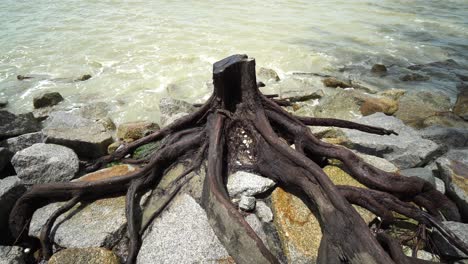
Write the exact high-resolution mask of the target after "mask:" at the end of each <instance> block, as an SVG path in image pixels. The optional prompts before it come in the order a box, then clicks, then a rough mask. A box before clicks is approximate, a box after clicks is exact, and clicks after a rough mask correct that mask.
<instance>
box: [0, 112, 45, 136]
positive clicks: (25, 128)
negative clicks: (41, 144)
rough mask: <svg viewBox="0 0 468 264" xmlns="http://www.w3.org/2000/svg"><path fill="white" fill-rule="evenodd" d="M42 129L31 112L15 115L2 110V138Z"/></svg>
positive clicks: (0, 127) (0, 118) (0, 134)
mask: <svg viewBox="0 0 468 264" xmlns="http://www.w3.org/2000/svg"><path fill="white" fill-rule="evenodd" d="M39 130H41V125H40V124H39V122H38V121H37V120H36V119H34V116H33V115H32V114H31V113H27V114H21V115H14V114H12V113H10V112H8V111H5V110H0V139H4V138H10V137H15V136H19V135H22V134H26V133H32V132H36V131H39Z"/></svg>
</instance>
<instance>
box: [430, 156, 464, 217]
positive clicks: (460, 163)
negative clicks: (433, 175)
mask: <svg viewBox="0 0 468 264" xmlns="http://www.w3.org/2000/svg"><path fill="white" fill-rule="evenodd" d="M436 164H437V168H438V170H439V175H440V178H441V179H442V180H443V181H444V183H445V188H446V194H447V196H448V197H450V198H451V200H452V201H454V202H455V203H456V204H457V206H458V209H459V210H460V213H461V215H462V219H464V220H465V221H467V220H468V181H467V179H468V149H467V148H464V149H452V150H450V151H449V152H447V153H446V154H445V155H444V156H442V157H440V158H438V159H437V160H436Z"/></svg>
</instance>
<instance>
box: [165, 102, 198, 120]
mask: <svg viewBox="0 0 468 264" xmlns="http://www.w3.org/2000/svg"><path fill="white" fill-rule="evenodd" d="M159 111H160V112H161V118H160V121H161V122H160V124H161V126H167V125H168V124H170V123H172V122H174V121H175V120H177V119H178V118H181V117H183V116H186V115H188V114H190V113H193V112H195V111H196V108H195V107H194V106H193V105H191V104H189V103H187V102H185V101H182V100H176V99H172V98H162V99H161V100H160V101H159Z"/></svg>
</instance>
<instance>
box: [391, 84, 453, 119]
mask: <svg viewBox="0 0 468 264" xmlns="http://www.w3.org/2000/svg"><path fill="white" fill-rule="evenodd" d="M451 106H452V105H451V103H450V98H449V97H448V96H446V95H445V94H443V93H441V92H437V93H432V92H410V93H406V94H405V95H403V96H402V97H401V98H400V103H399V107H398V111H396V113H395V116H396V117H398V118H399V119H401V120H402V121H403V122H404V123H405V124H407V125H410V126H412V127H415V128H423V127H424V123H423V122H424V120H425V119H427V118H428V117H431V116H433V115H435V114H437V113H439V112H447V111H449V110H450V108H451Z"/></svg>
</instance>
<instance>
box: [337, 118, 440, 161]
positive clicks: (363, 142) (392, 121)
mask: <svg viewBox="0 0 468 264" xmlns="http://www.w3.org/2000/svg"><path fill="white" fill-rule="evenodd" d="M355 121H356V122H358V123H362V124H366V125H371V126H378V127H383V128H386V129H391V130H394V131H395V132H397V133H398V136H396V135H389V136H380V135H373V134H369V133H364V132H360V131H357V130H351V129H343V131H344V132H345V135H346V137H347V139H348V140H347V142H345V143H344V144H345V145H346V146H347V147H349V148H352V149H355V150H357V151H359V152H362V153H365V154H370V155H374V156H378V157H383V158H385V159H387V160H389V161H390V162H392V163H393V164H395V165H396V166H397V167H399V168H400V169H406V168H413V167H418V166H423V165H425V164H426V163H427V162H429V161H430V160H431V159H433V158H435V157H436V156H437V155H439V154H441V151H442V147H441V146H439V145H437V144H436V143H434V142H432V141H430V140H427V139H423V138H421V136H420V135H419V134H418V132H417V131H415V130H414V129H412V128H410V127H408V126H405V125H404V124H403V122H402V121H401V120H399V119H397V118H395V117H391V116H387V115H385V114H383V113H375V114H373V115H370V116H366V117H362V118H359V119H356V120H355Z"/></svg>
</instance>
